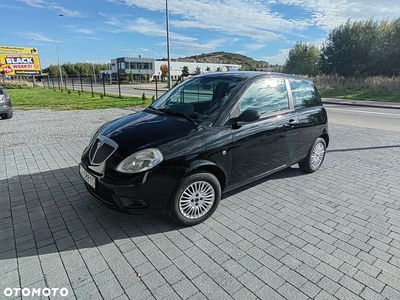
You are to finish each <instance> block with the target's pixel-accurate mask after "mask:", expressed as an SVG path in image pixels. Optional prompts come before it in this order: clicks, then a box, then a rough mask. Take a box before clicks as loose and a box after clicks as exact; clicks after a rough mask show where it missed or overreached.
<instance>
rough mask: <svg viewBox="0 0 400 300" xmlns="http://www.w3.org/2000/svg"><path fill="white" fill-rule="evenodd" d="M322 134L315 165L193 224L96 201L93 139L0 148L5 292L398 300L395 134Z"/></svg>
mask: <svg viewBox="0 0 400 300" xmlns="http://www.w3.org/2000/svg"><path fill="white" fill-rule="evenodd" d="M330 133H331V142H330V147H329V149H328V150H329V152H328V153H327V157H326V160H325V162H324V165H323V167H322V168H321V169H320V170H319V171H318V172H316V173H313V174H308V175H305V174H303V173H302V172H301V171H300V170H299V169H298V168H297V167H296V166H293V167H292V168H289V169H287V170H284V171H281V172H279V173H277V174H274V175H272V176H270V177H269V178H267V179H264V180H260V181H257V182H256V183H254V184H251V185H249V186H246V187H245V188H242V189H240V190H236V191H234V192H232V193H229V194H227V195H225V196H224V199H223V200H222V202H221V203H220V206H219V208H218V210H217V211H216V213H215V214H214V216H213V217H212V218H210V219H209V220H208V221H206V222H205V223H203V224H200V225H198V226H195V227H191V228H181V227H177V226H176V225H174V223H172V222H171V221H169V219H168V218H166V217H164V216H132V215H125V214H121V213H117V212H113V211H110V210H108V209H106V208H104V207H102V206H101V205H100V204H98V203H97V202H96V201H95V200H94V199H92V198H91V196H90V195H89V194H88V193H87V192H86V190H85V187H84V185H83V183H82V182H81V180H80V179H79V177H78V168H77V164H78V161H79V157H80V154H81V151H82V149H83V148H84V147H85V146H86V143H87V140H74V141H68V142H60V143H54V144H45V145H38V146H30V147H21V148H11V149H4V150H0V162H1V163H0V204H1V207H2V209H1V210H0V274H1V275H2V276H1V278H0V298H1V299H12V298H14V297H6V296H5V294H4V291H5V289H6V288H46V287H47V288H67V289H68V296H67V297H65V298H62V299H75V298H76V299H101V298H103V299H296V300H300V299H400V267H399V266H400V186H399V178H400V177H399V173H400V151H399V150H400V142H399V141H400V133H399V132H390V131H384V130H376V129H363V128H359V127H351V126H344V125H336V124H331V125H330ZM15 298H17V299H19V298H22V297H15ZM24 298H27V299H28V298H29V299H34V298H33V297H24ZM43 298H44V299H47V298H50V299H57V298H61V297H60V295H59V294H58V295H56V296H54V297H53V296H50V297H43Z"/></svg>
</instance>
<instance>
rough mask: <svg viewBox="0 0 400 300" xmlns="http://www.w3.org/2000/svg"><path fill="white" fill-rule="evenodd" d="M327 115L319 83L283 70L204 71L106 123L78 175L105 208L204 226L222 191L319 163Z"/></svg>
mask: <svg viewBox="0 0 400 300" xmlns="http://www.w3.org/2000/svg"><path fill="white" fill-rule="evenodd" d="M328 144H329V135H328V119H327V113H326V111H325V108H324V107H323V105H322V102H321V97H320V96H319V94H318V90H317V88H316V87H315V86H314V84H313V82H311V81H310V80H307V79H304V78H301V77H296V76H290V75H286V74H279V73H265V72H218V73H208V74H203V75H197V76H193V77H191V78H189V79H188V80H186V81H184V82H183V83H181V84H179V85H178V86H176V87H175V88H173V89H172V90H170V91H168V92H167V93H165V94H164V95H163V96H161V97H160V98H159V99H158V100H157V101H156V102H154V103H153V104H152V105H151V106H149V107H147V108H146V109H144V110H143V111H141V112H138V113H134V114H131V115H128V116H125V117H122V118H119V119H117V120H114V121H111V122H109V123H106V124H104V125H102V126H101V127H100V128H99V129H98V130H97V131H96V132H95V133H94V135H93V136H92V138H91V139H90V143H89V144H88V146H87V147H86V149H85V150H84V151H83V154H82V159H81V164H80V166H79V168H80V169H79V172H80V175H81V177H82V178H83V180H84V182H85V184H86V187H87V189H88V191H89V192H90V193H91V194H92V195H93V196H94V197H95V198H96V199H97V200H98V201H100V202H101V203H103V204H104V205H105V206H107V207H109V208H112V209H115V210H119V211H123V212H127V213H146V214H148V213H165V212H166V213H167V214H168V215H169V216H170V217H171V218H172V219H173V220H174V221H175V222H176V223H178V224H180V225H187V226H190V225H195V224H198V223H200V222H203V221H204V220H206V219H207V218H209V217H210V216H211V215H212V214H213V212H214V211H215V210H216V208H217V206H218V203H219V201H220V199H221V194H222V193H223V192H226V191H229V190H232V189H234V188H237V187H239V186H242V185H245V184H247V183H249V182H252V181H254V180H257V179H260V178H262V177H264V176H266V175H269V174H272V173H274V172H277V171H279V170H282V169H284V168H287V167H289V166H291V165H294V164H297V163H298V164H299V166H300V169H302V170H303V171H305V172H308V173H310V172H314V171H316V170H318V169H319V168H320V166H321V164H322V162H323V160H324V157H325V150H326V148H327V146H328Z"/></svg>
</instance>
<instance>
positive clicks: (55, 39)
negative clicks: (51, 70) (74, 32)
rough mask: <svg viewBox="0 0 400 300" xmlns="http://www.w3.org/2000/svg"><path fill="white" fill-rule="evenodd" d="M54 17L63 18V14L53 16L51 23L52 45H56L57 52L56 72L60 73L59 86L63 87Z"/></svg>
mask: <svg viewBox="0 0 400 300" xmlns="http://www.w3.org/2000/svg"><path fill="white" fill-rule="evenodd" d="M55 17H64V15H63V14H58V15H54V16H53V18H52V23H53V32H54V43H55V44H56V52H57V61H58V70H59V72H60V79H61V86H62V85H63V78H62V71H61V65H60V54H59V53H58V45H57V37H56V28H55V27H54V18H55Z"/></svg>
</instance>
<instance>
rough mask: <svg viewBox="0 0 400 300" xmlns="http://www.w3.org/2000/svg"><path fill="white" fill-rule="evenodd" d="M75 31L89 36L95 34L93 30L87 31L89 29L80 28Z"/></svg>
mask: <svg viewBox="0 0 400 300" xmlns="http://www.w3.org/2000/svg"><path fill="white" fill-rule="evenodd" d="M75 31H76V32H80V33H83V34H88V35H89V34H94V31H93V30H92V29H87V28H78V29H75Z"/></svg>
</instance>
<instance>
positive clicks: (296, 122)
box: [288, 119, 299, 126]
mask: <svg viewBox="0 0 400 300" xmlns="http://www.w3.org/2000/svg"><path fill="white" fill-rule="evenodd" d="M288 124H289V125H291V126H292V125H296V124H299V121H297V120H293V119H290V120H289V122H288Z"/></svg>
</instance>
